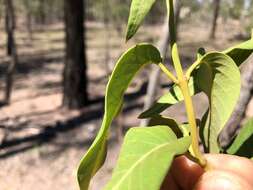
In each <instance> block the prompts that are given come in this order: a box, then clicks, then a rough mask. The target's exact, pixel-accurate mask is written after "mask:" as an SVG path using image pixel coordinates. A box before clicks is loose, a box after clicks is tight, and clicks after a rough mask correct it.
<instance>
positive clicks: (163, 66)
mask: <svg viewBox="0 0 253 190" xmlns="http://www.w3.org/2000/svg"><path fill="white" fill-rule="evenodd" d="M159 67H160V68H161V70H162V71H163V72H164V73H165V74H166V75H167V77H168V78H169V79H171V80H172V81H173V82H174V83H175V84H178V80H177V78H176V77H175V76H174V75H173V74H172V72H171V71H170V70H169V69H168V68H167V67H165V65H164V64H162V63H159Z"/></svg>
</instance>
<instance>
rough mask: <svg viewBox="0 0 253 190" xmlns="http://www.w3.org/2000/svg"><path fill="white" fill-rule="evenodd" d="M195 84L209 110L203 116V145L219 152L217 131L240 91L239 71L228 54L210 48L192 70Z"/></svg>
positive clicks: (230, 110) (225, 119) (223, 124)
mask: <svg viewBox="0 0 253 190" xmlns="http://www.w3.org/2000/svg"><path fill="white" fill-rule="evenodd" d="M194 78H195V81H196V85H197V86H198V88H199V89H200V90H202V91H203V92H204V93H205V94H206V95H207V96H208V99H209V112H208V114H207V115H206V114H205V117H204V118H205V121H206V122H203V120H202V126H201V127H202V130H201V131H202V132H203V134H201V135H200V136H203V137H204V145H205V147H206V148H207V150H208V152H211V153H218V152H219V145H218V140H217V138H218V135H219V133H220V131H221V129H222V128H223V127H224V126H225V124H226V122H227V120H228V119H229V117H230V115H231V113H232V111H233V109H234V106H235V104H236V101H237V99H238V97H239V94H240V72H239V68H238V67H237V66H236V64H235V63H234V61H233V60H232V59H231V58H230V57H229V56H227V55H225V54H223V53H218V52H212V53H208V54H206V55H204V56H203V57H202V59H201V64H200V67H199V68H198V70H197V71H196V73H195V76H194Z"/></svg>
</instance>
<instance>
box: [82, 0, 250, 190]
mask: <svg viewBox="0 0 253 190" xmlns="http://www.w3.org/2000/svg"><path fill="white" fill-rule="evenodd" d="M166 2H167V12H168V16H169V23H170V34H171V36H170V37H171V55H172V62H173V65H174V68H175V70H176V74H177V76H174V75H173V74H172V72H171V71H169V70H168V69H167V68H166V67H165V66H164V65H163V60H162V58H161V56H160V53H159V51H158V50H157V49H156V48H155V47H154V46H152V45H150V44H139V45H136V46H135V47H133V48H130V49H129V50H128V51H127V52H126V53H125V54H123V55H122V56H121V58H120V59H119V61H118V62H117V64H116V67H115V69H114V71H113V73H112V76H111V77H110V80H109V82H108V85H107V89H106V95H105V114H104V118H103V122H102V126H101V128H100V131H99V133H98V135H97V137H96V139H95V140H94V142H93V144H92V145H91V147H90V148H89V150H88V152H87V153H86V155H85V156H84V157H83V159H82V161H81V163H80V166H79V169H78V181H79V185H80V188H81V190H87V189H88V186H89V182H90V180H91V178H92V176H93V175H95V173H96V172H97V170H98V169H99V168H100V167H101V166H102V165H103V163H104V160H105V156H106V144H107V138H108V130H109V127H110V125H111V123H112V120H113V119H114V118H115V117H116V115H117V114H118V113H119V111H120V109H121V107H122V103H123V96H124V93H125V91H126V89H127V87H128V86H129V84H130V82H131V80H132V79H133V78H134V76H135V75H136V73H137V72H138V71H139V70H140V69H141V68H142V67H143V66H144V65H146V64H150V63H155V64H157V65H158V66H160V68H161V69H162V71H163V72H164V73H165V74H166V75H167V77H168V78H170V79H171V80H172V81H173V82H174V83H175V84H174V85H173V86H172V88H171V89H170V90H169V93H168V94H166V95H164V96H162V97H161V98H160V99H159V100H158V101H157V102H156V103H155V104H154V106H152V107H151V108H150V109H148V110H147V111H145V112H144V113H142V114H141V115H140V118H150V119H151V120H150V125H155V126H154V127H150V128H145V127H139V128H133V129H130V131H129V132H128V133H127V135H126V137H125V140H124V144H123V147H122V150H121V153H120V157H119V161H118V164H117V166H116V168H115V169H114V172H113V176H112V179H111V180H110V181H109V183H108V184H107V186H106V187H105V189H108V190H109V189H114V190H117V189H120V190H121V189H122V190H124V189H129V190H137V189H138V190H142V189H143V190H144V189H145V190H146V189H147V190H149V189H150V190H159V189H160V185H161V183H162V181H163V179H164V177H165V175H166V173H167V171H168V169H169V167H170V165H171V162H172V160H173V158H174V157H175V156H176V155H181V154H187V155H189V153H190V155H191V157H192V159H193V160H194V161H195V162H197V163H198V164H200V165H201V166H202V167H205V166H206V164H207V163H206V160H205V158H204V157H203V155H202V153H201V152H200V150H199V138H198V137H199V135H200V136H201V139H202V143H203V144H204V147H205V150H206V152H211V153H218V152H220V148H219V144H218V140H217V138H218V135H219V133H220V131H221V129H222V128H223V127H224V125H225V124H226V122H227V121H228V119H229V117H230V115H231V113H232V111H233V108H234V106H235V103H236V101H237V98H238V96H239V91H240V72H239V68H238V67H239V66H240V65H241V64H242V63H243V62H244V61H245V60H246V59H247V58H248V57H249V56H250V55H251V54H252V52H253V43H252V39H251V40H249V41H246V42H244V43H242V44H239V45H237V46H234V47H232V48H229V49H227V50H225V51H223V52H210V53H206V52H205V51H204V49H203V48H202V49H200V50H199V51H198V54H197V60H196V61H195V62H194V63H193V64H192V65H191V66H190V68H189V69H188V70H187V72H184V71H183V69H182V65H181V63H180V59H179V54H178V49H177V43H176V38H175V36H176V35H175V26H174V13H173V0H167V1H166ZM154 3H155V0H145V1H144V0H141V1H140V0H133V1H132V5H131V9H130V14H129V22H128V29H127V37H126V39H127V40H128V39H130V38H131V37H133V35H134V34H135V33H136V32H137V30H138V28H139V27H140V25H141V23H142V21H143V19H144V18H145V16H146V15H147V13H148V12H149V11H150V9H151V7H152V6H153V4H154ZM199 92H204V93H205V94H206V95H207V97H208V100H209V108H208V110H207V112H206V114H205V115H204V117H203V118H202V120H201V126H200V127H201V130H200V131H199V130H198V129H197V123H198V122H196V118H195V114H194V108H193V104H192V99H191V96H193V95H195V94H196V93H199ZM183 100H184V102H185V107H186V113H187V117H188V122H187V123H178V122H177V121H175V120H173V119H171V118H167V117H165V116H163V115H161V114H160V113H161V112H162V111H164V110H165V109H166V108H168V107H170V106H172V105H174V104H176V103H178V102H180V101H183ZM252 125H253V122H249V123H247V124H246V127H244V128H243V130H242V131H241V132H240V133H239V135H238V137H237V138H236V139H235V141H234V143H233V144H232V146H231V147H230V148H229V149H228V151H227V152H228V153H232V154H239V153H240V155H241V152H243V155H244V156H245V155H246V156H248V157H252V152H250V154H245V152H246V153H249V151H251V150H252V149H251V150H249V144H247V143H248V139H251V137H252V131H253V130H252V128H253V126H252ZM199 133H200V134H199ZM250 142H251V141H250ZM190 144H191V145H190ZM239 150H240V151H239ZM241 150H242V151H241Z"/></svg>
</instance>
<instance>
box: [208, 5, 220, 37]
mask: <svg viewBox="0 0 253 190" xmlns="http://www.w3.org/2000/svg"><path fill="white" fill-rule="evenodd" d="M213 5H214V11H213V21H212V28H211V32H210V39H215V33H216V28H217V20H218V17H219V12H220V0H213Z"/></svg>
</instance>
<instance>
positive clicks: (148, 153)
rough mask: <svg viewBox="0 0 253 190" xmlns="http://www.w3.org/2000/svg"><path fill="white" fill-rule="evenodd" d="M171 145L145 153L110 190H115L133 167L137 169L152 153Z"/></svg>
mask: <svg viewBox="0 0 253 190" xmlns="http://www.w3.org/2000/svg"><path fill="white" fill-rule="evenodd" d="M170 143H171V141H170V142H167V143H163V144H161V145H159V146H157V147H155V148H154V149H152V150H151V151H149V152H147V153H145V154H144V155H143V156H142V157H140V159H138V160H137V162H136V163H135V164H134V165H132V167H130V169H129V170H128V171H127V172H126V174H125V175H124V176H123V177H122V178H121V179H120V180H119V182H118V183H117V184H116V185H115V186H114V188H112V190H115V189H117V188H118V187H119V186H120V184H121V183H122V182H123V181H124V180H125V179H126V178H127V177H128V176H129V174H130V173H131V172H132V171H133V170H134V169H135V167H137V166H138V165H139V164H140V163H141V162H142V161H143V160H144V159H145V158H147V157H148V156H149V155H150V154H152V153H153V152H155V151H156V150H159V149H160V148H162V147H164V146H167V145H169V144H170Z"/></svg>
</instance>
